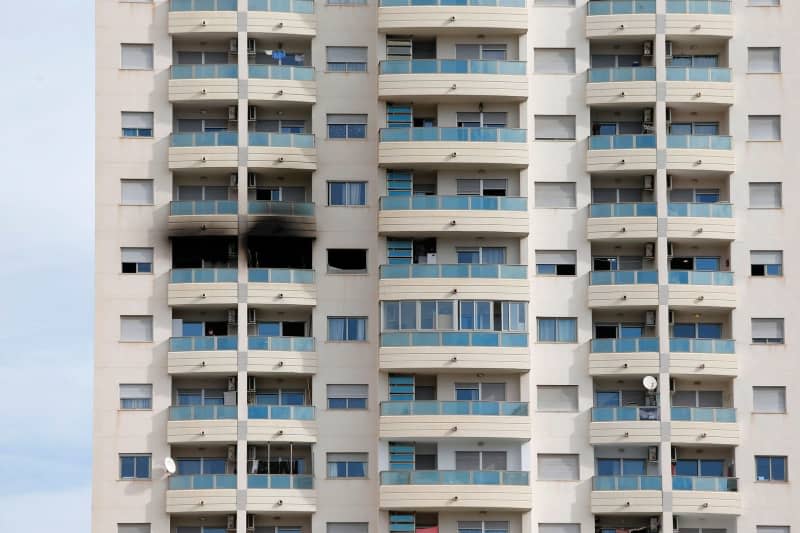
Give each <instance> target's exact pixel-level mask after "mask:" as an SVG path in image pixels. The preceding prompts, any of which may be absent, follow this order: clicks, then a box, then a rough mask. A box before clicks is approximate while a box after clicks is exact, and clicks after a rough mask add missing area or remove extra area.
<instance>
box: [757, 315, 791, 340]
mask: <svg viewBox="0 0 800 533" xmlns="http://www.w3.org/2000/svg"><path fill="white" fill-rule="evenodd" d="M752 328H753V331H752V335H753V343H754V344H783V319H782V318H753V319H752Z"/></svg>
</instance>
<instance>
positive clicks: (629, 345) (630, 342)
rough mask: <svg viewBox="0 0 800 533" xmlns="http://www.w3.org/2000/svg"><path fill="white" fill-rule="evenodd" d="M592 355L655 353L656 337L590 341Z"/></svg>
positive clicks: (656, 347) (656, 348) (656, 346)
mask: <svg viewBox="0 0 800 533" xmlns="http://www.w3.org/2000/svg"><path fill="white" fill-rule="evenodd" d="M591 350H592V353H636V352H657V351H658V337H630V338H621V339H592V348H591Z"/></svg>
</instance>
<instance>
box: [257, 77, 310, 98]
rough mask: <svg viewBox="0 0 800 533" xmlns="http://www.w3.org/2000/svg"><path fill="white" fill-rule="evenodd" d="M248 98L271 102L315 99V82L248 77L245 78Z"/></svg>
mask: <svg viewBox="0 0 800 533" xmlns="http://www.w3.org/2000/svg"><path fill="white" fill-rule="evenodd" d="M247 92H248V98H249V99H250V101H251V102H254V103H260V102H269V103H271V104H283V103H303V104H314V103H316V101H317V82H316V81H315V80H312V81H298V80H275V79H261V78H250V79H249V80H247Z"/></svg>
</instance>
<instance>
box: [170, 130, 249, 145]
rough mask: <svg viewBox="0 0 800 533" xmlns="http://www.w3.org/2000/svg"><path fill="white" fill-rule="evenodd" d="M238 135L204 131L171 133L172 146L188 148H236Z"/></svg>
mask: <svg viewBox="0 0 800 533" xmlns="http://www.w3.org/2000/svg"><path fill="white" fill-rule="evenodd" d="M238 144H239V134H238V133H236V132H235V131H206V132H195V133H173V134H172V146H174V147H175V148H189V147H192V146H237V145H238Z"/></svg>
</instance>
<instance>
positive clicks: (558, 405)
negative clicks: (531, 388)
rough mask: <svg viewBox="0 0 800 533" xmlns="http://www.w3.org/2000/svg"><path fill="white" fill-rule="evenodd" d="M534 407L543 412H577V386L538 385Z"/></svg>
mask: <svg viewBox="0 0 800 533" xmlns="http://www.w3.org/2000/svg"><path fill="white" fill-rule="evenodd" d="M536 405H537V406H538V410H539V411H543V412H577V410H578V386H577V385H538V386H537V387H536Z"/></svg>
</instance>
